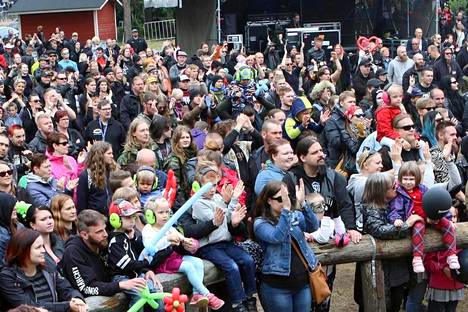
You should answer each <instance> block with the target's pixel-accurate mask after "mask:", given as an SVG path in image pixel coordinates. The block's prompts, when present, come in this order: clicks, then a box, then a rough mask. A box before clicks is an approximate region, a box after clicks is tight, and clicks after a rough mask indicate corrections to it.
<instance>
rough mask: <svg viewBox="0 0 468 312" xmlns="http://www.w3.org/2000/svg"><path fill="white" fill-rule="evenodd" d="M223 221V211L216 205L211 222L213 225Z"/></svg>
mask: <svg viewBox="0 0 468 312" xmlns="http://www.w3.org/2000/svg"><path fill="white" fill-rule="evenodd" d="M223 222H224V211H223V209H221V208H219V207H217V208H216V209H215V211H214V218H213V224H214V225H215V226H220V225H221V224H223Z"/></svg>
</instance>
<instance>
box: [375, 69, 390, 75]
mask: <svg viewBox="0 0 468 312" xmlns="http://www.w3.org/2000/svg"><path fill="white" fill-rule="evenodd" d="M386 74H388V72H387V70H386V69H385V68H379V69H377V71H376V72H375V75H376V76H382V75H386Z"/></svg>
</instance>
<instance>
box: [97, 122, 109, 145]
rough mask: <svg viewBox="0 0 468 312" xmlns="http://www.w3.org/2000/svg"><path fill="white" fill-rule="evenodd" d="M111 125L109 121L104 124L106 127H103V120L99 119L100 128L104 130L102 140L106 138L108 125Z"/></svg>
mask: <svg viewBox="0 0 468 312" xmlns="http://www.w3.org/2000/svg"><path fill="white" fill-rule="evenodd" d="M108 125H109V123H107V124H105V125H104V129H103V128H102V122H101V120H100V119H99V128H101V131H102V140H103V141H105V140H106V132H107V126H108Z"/></svg>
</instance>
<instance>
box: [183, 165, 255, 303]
mask: <svg viewBox="0 0 468 312" xmlns="http://www.w3.org/2000/svg"><path fill="white" fill-rule="evenodd" d="M195 176H196V179H197V181H198V182H199V183H200V185H204V184H206V183H208V182H212V183H213V184H214V185H216V182H217V180H219V170H218V167H217V166H216V164H215V163H213V162H209V161H200V162H199V163H198V167H197V171H196V174H195ZM243 190H244V184H243V183H242V181H239V182H238V183H237V185H236V186H235V188H234V190H233V191H232V194H227V193H226V192H223V194H222V195H221V194H218V193H217V191H216V186H213V187H212V188H211V190H209V191H208V192H207V193H205V194H204V195H203V196H202V198H201V199H199V200H198V201H197V202H195V204H193V206H192V217H193V218H194V219H195V220H197V221H198V222H200V221H212V222H213V224H215V225H218V228H217V229H215V230H213V231H212V232H211V233H210V234H209V235H208V236H206V237H203V238H202V239H201V240H200V249H199V250H198V252H197V254H198V255H199V256H200V257H201V258H203V259H206V260H209V261H211V262H213V264H214V265H216V266H217V267H219V268H220V269H221V270H222V271H223V272H224V275H225V278H226V286H227V292H228V293H229V294H230V296H231V302H232V310H231V311H245V310H246V308H247V309H248V311H249V312H252V311H257V309H256V299H255V298H254V297H253V295H254V294H255V292H256V285H255V263H254V260H253V259H252V257H251V256H250V255H249V254H248V253H247V252H246V251H244V249H242V248H241V247H239V246H237V245H236V244H234V242H233V241H232V235H231V233H230V230H232V229H235V228H237V227H238V226H239V224H240V223H241V222H242V220H243V219H244V217H245V214H246V208H245V207H241V205H240V204H238V199H239V196H240V195H241V194H242V192H243ZM226 203H229V205H226Z"/></svg>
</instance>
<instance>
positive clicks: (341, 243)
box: [335, 233, 349, 247]
mask: <svg viewBox="0 0 468 312" xmlns="http://www.w3.org/2000/svg"><path fill="white" fill-rule="evenodd" d="M348 244H349V234H347V233H344V234H336V235H335V245H336V247H345V246H347V245H348Z"/></svg>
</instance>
